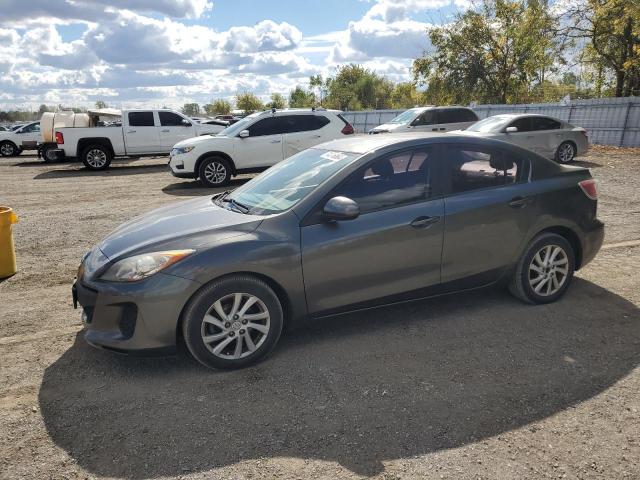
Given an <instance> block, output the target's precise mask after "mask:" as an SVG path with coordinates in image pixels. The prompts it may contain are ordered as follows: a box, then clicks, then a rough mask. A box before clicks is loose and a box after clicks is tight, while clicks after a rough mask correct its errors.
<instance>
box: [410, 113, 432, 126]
mask: <svg viewBox="0 0 640 480" xmlns="http://www.w3.org/2000/svg"><path fill="white" fill-rule="evenodd" d="M436 123H437V120H436V111H435V110H426V111H425V112H422V113H421V114H420V116H419V117H418V118H416V119H415V120H414V121H413V122H412V123H411V125H413V126H414V127H417V126H419V125H435V124H436Z"/></svg>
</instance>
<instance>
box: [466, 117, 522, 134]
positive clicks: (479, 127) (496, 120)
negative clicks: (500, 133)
mask: <svg viewBox="0 0 640 480" xmlns="http://www.w3.org/2000/svg"><path fill="white" fill-rule="evenodd" d="M509 120H511V117H510V116H507V115H494V116H493V117H487V118H485V119H484V120H480V121H479V122H476V123H474V124H473V125H471V126H470V127H469V128H467V130H468V131H470V132H484V133H487V132H495V131H497V130H500V129H501V128H502V127H503V126H504V124H505V123H507V122H508V121H509Z"/></svg>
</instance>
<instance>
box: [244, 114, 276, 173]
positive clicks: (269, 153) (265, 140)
mask: <svg viewBox="0 0 640 480" xmlns="http://www.w3.org/2000/svg"><path fill="white" fill-rule="evenodd" d="M285 127H286V125H285V123H284V122H282V121H281V120H280V117H267V118H263V119H261V120H258V121H257V122H255V123H254V124H252V125H251V126H249V127H248V128H247V130H248V131H249V136H248V137H244V138H242V137H240V136H237V137H236V138H235V142H234V152H233V153H234V156H233V159H234V161H235V162H236V166H237V167H238V168H259V167H270V166H272V165H275V164H276V163H278V162H279V161H281V160H282V159H283V158H284V157H283V151H282V132H283V129H284V128H285Z"/></svg>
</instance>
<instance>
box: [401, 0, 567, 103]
mask: <svg viewBox="0 0 640 480" xmlns="http://www.w3.org/2000/svg"><path fill="white" fill-rule="evenodd" d="M556 32H557V23H556V20H555V19H554V18H553V17H552V16H551V14H550V13H549V9H548V8H547V6H546V2H545V1H544V0H484V1H483V2H482V3H481V4H480V5H479V6H478V7H477V8H476V9H472V10H467V11H466V12H464V13H460V14H458V15H457V16H456V18H455V20H454V21H453V22H452V23H450V24H448V25H445V26H442V27H436V28H432V29H431V30H430V31H429V38H430V40H431V43H432V45H433V47H434V51H433V53H432V54H428V55H426V56H424V57H422V58H419V59H416V60H415V61H414V63H413V72H414V77H415V80H416V81H418V82H419V83H422V84H426V85H427V92H426V97H427V100H428V101H429V102H433V103H467V102H469V101H471V100H478V101H481V102H500V103H507V102H512V101H518V99H522V96H523V95H524V96H526V95H528V94H529V92H530V90H531V89H532V88H533V87H534V86H535V85H536V84H543V83H544V81H545V76H546V75H547V73H548V72H549V71H550V70H552V69H553V68H554V66H556V65H557V64H558V62H559V59H560V58H561V51H560V50H561V49H562V48H563V44H562V43H561V41H560V39H559V37H558V36H557V35H556Z"/></svg>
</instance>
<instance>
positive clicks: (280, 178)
mask: <svg viewBox="0 0 640 480" xmlns="http://www.w3.org/2000/svg"><path fill="white" fill-rule="evenodd" d="M358 156H359V154H355V153H347V152H334V151H328V150H318V149H315V148H310V149H308V150H304V151H302V152H300V153H297V154H296V155H294V156H292V157H289V158H288V159H286V160H283V161H282V162H280V163H278V164H276V165H275V166H273V167H271V168H270V169H269V170H267V171H265V172H263V173H261V174H260V175H258V176H257V177H255V178H254V179H253V180H251V181H249V182H247V183H245V184H244V185H242V186H241V187H239V188H237V189H236V190H234V191H233V193H231V194H230V195H228V196H227V197H226V198H225V199H229V200H233V201H235V202H237V203H238V204H241V205H243V206H245V207H247V208H248V209H249V213H251V214H252V215H271V214H274V213H280V212H283V211H285V210H288V209H289V208H291V207H293V206H294V205H295V204H297V203H298V202H299V201H301V200H302V199H303V198H305V197H306V196H307V195H309V194H310V193H311V192H312V191H313V190H314V189H315V188H316V187H317V186H318V185H320V184H321V183H322V182H324V181H325V180H327V179H328V178H329V177H331V176H332V175H333V174H335V173H336V172H338V171H339V170H340V169H342V168H344V167H345V166H347V165H348V164H349V163H351V162H352V161H353V160H355V159H356V158H358Z"/></svg>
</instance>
